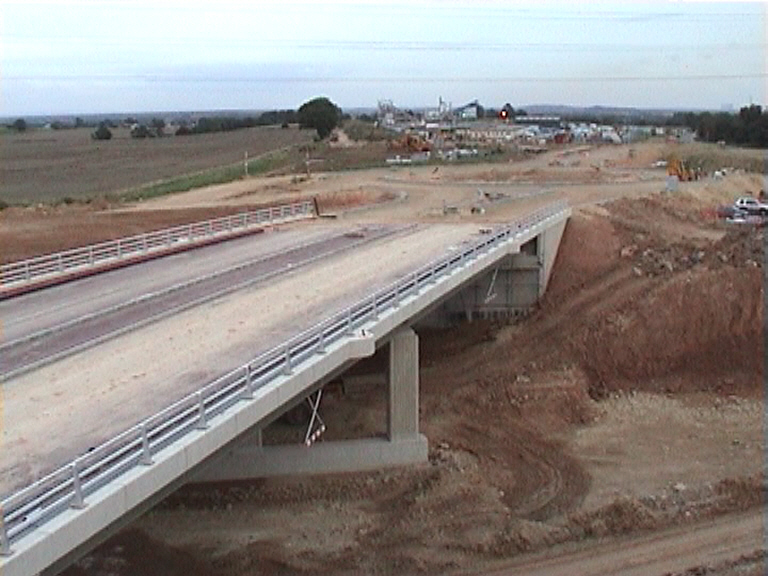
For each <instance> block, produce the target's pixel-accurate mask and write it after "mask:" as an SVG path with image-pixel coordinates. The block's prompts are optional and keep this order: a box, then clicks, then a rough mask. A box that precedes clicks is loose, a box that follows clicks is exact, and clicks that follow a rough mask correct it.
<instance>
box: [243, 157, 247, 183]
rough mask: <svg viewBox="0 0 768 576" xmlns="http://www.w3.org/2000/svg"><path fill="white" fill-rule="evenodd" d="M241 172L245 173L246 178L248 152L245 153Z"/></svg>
mask: <svg viewBox="0 0 768 576" xmlns="http://www.w3.org/2000/svg"><path fill="white" fill-rule="evenodd" d="M243 170H244V171H245V177H246V178H248V150H246V151H245V156H244V159H243Z"/></svg>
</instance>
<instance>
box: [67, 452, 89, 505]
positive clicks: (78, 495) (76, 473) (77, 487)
mask: <svg viewBox="0 0 768 576" xmlns="http://www.w3.org/2000/svg"><path fill="white" fill-rule="evenodd" d="M71 468H72V487H73V489H74V491H75V497H74V499H73V500H72V504H70V507H72V508H74V509H75V510H82V509H83V508H85V498H83V484H82V482H81V480H80V466H79V465H78V463H77V460H75V461H74V462H73V463H72V466H71Z"/></svg>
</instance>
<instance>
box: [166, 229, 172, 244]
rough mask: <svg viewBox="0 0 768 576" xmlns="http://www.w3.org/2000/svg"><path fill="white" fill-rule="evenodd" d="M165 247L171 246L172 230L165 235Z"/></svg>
mask: <svg viewBox="0 0 768 576" xmlns="http://www.w3.org/2000/svg"><path fill="white" fill-rule="evenodd" d="M165 245H166V246H170V245H171V232H170V230H169V231H168V232H166V233H165Z"/></svg>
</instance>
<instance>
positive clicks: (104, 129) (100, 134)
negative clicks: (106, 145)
mask: <svg viewBox="0 0 768 576" xmlns="http://www.w3.org/2000/svg"><path fill="white" fill-rule="evenodd" d="M91 138H93V139H94V140H111V139H112V131H111V130H110V129H109V127H108V126H107V124H106V122H102V123H101V124H99V127H98V128H96V130H95V132H94V133H93V134H91Z"/></svg>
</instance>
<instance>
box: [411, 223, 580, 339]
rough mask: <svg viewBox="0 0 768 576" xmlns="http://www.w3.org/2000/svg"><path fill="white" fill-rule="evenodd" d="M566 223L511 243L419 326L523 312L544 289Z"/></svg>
mask: <svg viewBox="0 0 768 576" xmlns="http://www.w3.org/2000/svg"><path fill="white" fill-rule="evenodd" d="M565 225H566V220H562V221H560V222H556V223H554V224H553V225H552V226H550V227H548V228H546V229H545V230H542V231H541V232H540V233H539V234H538V235H537V236H534V237H533V238H531V239H530V240H528V241H527V242H525V243H523V244H520V245H516V246H512V248H511V250H510V252H509V254H507V255H506V256H505V257H504V258H502V259H500V260H499V261H498V262H497V263H496V264H495V265H494V266H493V267H491V268H489V269H488V270H486V271H485V272H484V273H483V274H480V275H478V276H477V278H476V279H475V280H473V281H472V282H470V283H467V284H465V285H464V286H462V287H461V288H460V289H459V290H458V291H457V292H455V293H454V294H452V295H451V296H449V297H448V298H447V299H446V300H445V301H444V302H443V303H442V304H440V305H439V306H438V307H437V308H435V309H434V310H433V311H432V312H431V313H430V314H429V315H427V316H425V317H424V318H423V319H422V320H421V321H420V323H419V325H423V326H430V327H445V326H451V325H455V324H457V323H460V322H471V321H472V320H474V319H477V318H483V319H504V318H514V317H517V316H521V315H525V314H526V313H527V312H528V311H529V310H530V309H531V308H532V307H533V306H535V305H536V303H537V302H538V301H539V300H540V299H541V297H542V296H543V295H544V293H545V292H546V289H547V286H548V285H549V279H550V277H551V275H552V269H553V268H554V264H555V258H556V257H557V250H558V247H559V245H560V240H561V239H562V236H563V232H564V230H565Z"/></svg>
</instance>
